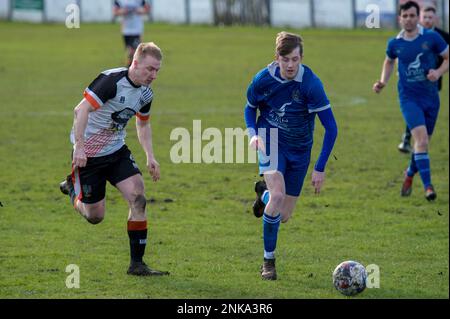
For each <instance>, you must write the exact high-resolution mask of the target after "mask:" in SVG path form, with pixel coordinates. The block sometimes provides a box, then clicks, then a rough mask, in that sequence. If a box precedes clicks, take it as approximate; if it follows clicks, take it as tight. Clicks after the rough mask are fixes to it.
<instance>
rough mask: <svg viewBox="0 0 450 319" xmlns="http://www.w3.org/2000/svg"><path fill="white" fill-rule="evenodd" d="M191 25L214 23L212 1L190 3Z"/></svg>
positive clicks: (200, 0)
mask: <svg viewBox="0 0 450 319" xmlns="http://www.w3.org/2000/svg"><path fill="white" fill-rule="evenodd" d="M190 12H191V23H208V24H213V23H214V7H213V4H212V0H191V1H190Z"/></svg>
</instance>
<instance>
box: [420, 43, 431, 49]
mask: <svg viewBox="0 0 450 319" xmlns="http://www.w3.org/2000/svg"><path fill="white" fill-rule="evenodd" d="M422 49H424V50H429V49H430V46H429V45H428V42H424V43H422Z"/></svg>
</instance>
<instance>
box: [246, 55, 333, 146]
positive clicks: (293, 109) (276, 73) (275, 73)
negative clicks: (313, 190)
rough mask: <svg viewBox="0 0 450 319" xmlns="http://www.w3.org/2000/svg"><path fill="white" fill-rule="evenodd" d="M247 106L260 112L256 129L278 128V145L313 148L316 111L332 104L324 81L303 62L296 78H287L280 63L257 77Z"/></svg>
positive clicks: (266, 69)
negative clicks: (281, 73)
mask: <svg viewBox="0 0 450 319" xmlns="http://www.w3.org/2000/svg"><path fill="white" fill-rule="evenodd" d="M247 106H248V107H251V108H255V109H256V108H258V109H259V111H260V116H259V118H258V121H257V129H260V128H265V129H266V132H268V131H269V129H270V128H278V145H280V146H281V147H282V148H283V149H288V150H289V149H293V150H309V149H311V146H312V144H313V133H314V119H315V114H316V113H317V112H320V111H323V110H326V109H328V108H330V107H331V106H330V102H329V100H328V98H327V96H326V94H325V90H324V88H323V85H322V82H321V81H320V79H319V78H318V77H317V76H316V75H315V74H314V73H313V71H312V70H311V69H310V68H309V67H307V66H306V65H300V67H299V71H298V73H297V76H296V77H295V78H294V79H292V80H284V79H283V78H282V77H281V75H280V68H279V66H278V63H277V62H273V63H271V64H269V65H268V66H267V67H266V68H264V69H263V70H261V71H260V72H259V73H258V74H257V75H256V76H255V77H254V79H253V81H252V83H251V84H250V86H249V87H248V90H247Z"/></svg>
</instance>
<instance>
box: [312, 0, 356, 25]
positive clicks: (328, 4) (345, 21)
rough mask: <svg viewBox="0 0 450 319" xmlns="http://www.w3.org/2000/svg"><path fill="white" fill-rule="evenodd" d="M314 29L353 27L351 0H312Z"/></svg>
mask: <svg viewBox="0 0 450 319" xmlns="http://www.w3.org/2000/svg"><path fill="white" fill-rule="evenodd" d="M314 9H315V15H314V18H315V22H316V27H338V28H352V27H353V12H352V1H351V0H339V1H336V0H314Z"/></svg>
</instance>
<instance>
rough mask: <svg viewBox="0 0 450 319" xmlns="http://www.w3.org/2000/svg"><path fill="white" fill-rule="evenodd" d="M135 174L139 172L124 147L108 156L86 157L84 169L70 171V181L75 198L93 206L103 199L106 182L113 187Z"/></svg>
mask: <svg viewBox="0 0 450 319" xmlns="http://www.w3.org/2000/svg"><path fill="white" fill-rule="evenodd" d="M136 174H141V171H140V170H139V168H138V167H137V165H136V162H135V161H134V158H133V155H131V152H130V150H129V149H128V147H127V146H126V145H124V146H122V148H120V149H119V150H118V151H116V152H114V153H112V154H110V155H106V156H100V157H88V160H87V163H86V166H85V167H75V168H74V169H72V181H73V184H74V186H75V192H76V194H77V198H78V199H79V200H81V201H82V202H83V203H87V204H93V203H96V202H98V201H101V200H102V199H103V198H105V190H106V181H108V182H110V183H111V184H112V185H113V186H115V185H116V184H117V183H119V182H121V181H123V180H125V179H127V178H128V177H130V176H133V175H136ZM141 175H142V174H141Z"/></svg>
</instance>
